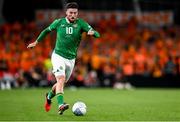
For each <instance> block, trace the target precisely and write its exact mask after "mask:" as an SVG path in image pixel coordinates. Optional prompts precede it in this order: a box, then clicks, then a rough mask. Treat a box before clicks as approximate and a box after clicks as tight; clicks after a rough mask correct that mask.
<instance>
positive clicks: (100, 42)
mask: <svg viewBox="0 0 180 122" xmlns="http://www.w3.org/2000/svg"><path fill="white" fill-rule="evenodd" d="M87 21H88V20H87ZM90 24H91V25H92V26H93V27H94V28H95V29H96V30H97V31H99V32H100V34H101V38H97V39H96V38H93V37H89V36H86V34H83V36H82V42H81V44H80V47H79V51H78V56H77V59H76V65H75V68H74V72H73V74H72V77H71V78H70V81H69V82H68V85H70V86H77V87H79V86H87V87H96V86H101V87H106V86H109V87H115V84H116V83H127V87H130V84H128V80H133V79H131V76H133V75H140V76H144V77H147V78H148V77H155V78H158V77H166V76H175V77H179V75H180V28H179V27H178V26H175V25H169V26H164V27H152V26H149V27H148V26H143V25H141V24H140V23H139V22H138V20H137V19H135V18H131V19H130V20H129V21H128V22H127V23H124V24H123V25H122V24H119V23H118V22H117V21H116V19H115V18H114V17H113V16H112V17H111V18H109V19H102V20H100V21H98V22H95V23H90ZM46 26H47V24H44V25H37V24H36V23H35V22H28V23H26V24H22V23H19V22H14V23H4V24H2V25H1V26H0V49H1V51H0V81H1V88H2V89H4V88H8V89H10V88H11V87H38V86H51V85H52V84H53V83H54V82H55V79H54V76H53V74H52V72H51V70H52V65H51V61H50V58H51V53H52V51H53V48H54V45H55V38H56V33H55V32H53V33H51V34H49V35H47V37H46V38H45V39H44V40H43V41H42V42H40V43H39V44H38V46H36V47H35V48H33V49H27V48H26V47H27V45H28V44H29V43H30V42H32V41H34V40H36V38H37V37H38V35H39V33H40V32H41V31H42V30H43V29H44V28H45V27H46Z"/></svg>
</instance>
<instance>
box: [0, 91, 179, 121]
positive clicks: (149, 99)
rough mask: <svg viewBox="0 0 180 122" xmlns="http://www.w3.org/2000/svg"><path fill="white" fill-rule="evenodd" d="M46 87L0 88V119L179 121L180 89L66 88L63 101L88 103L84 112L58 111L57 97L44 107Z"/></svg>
mask: <svg viewBox="0 0 180 122" xmlns="http://www.w3.org/2000/svg"><path fill="white" fill-rule="evenodd" d="M48 90H50V88H49V89H16V90H10V91H8V90H5V91H0V121H14V120H16V121H25V120H26V121H40V120H41V121H120V120H121V121H178V120H180V89H136V90H130V91H128V90H114V89H86V88H82V89H77V90H70V89H65V94H64V97H65V101H66V102H67V103H70V105H71V107H72V105H73V103H74V102H75V101H78V100H79V101H84V102H85V103H86V105H87V114H86V115H85V116H75V115H73V113H72V112H71V109H69V110H67V111H66V112H65V113H64V115H62V116H60V115H58V114H57V102H56V98H53V104H52V109H51V111H50V112H48V113H46V112H45V111H44V108H43V107H44V95H45V93H46V92H47V91H48Z"/></svg>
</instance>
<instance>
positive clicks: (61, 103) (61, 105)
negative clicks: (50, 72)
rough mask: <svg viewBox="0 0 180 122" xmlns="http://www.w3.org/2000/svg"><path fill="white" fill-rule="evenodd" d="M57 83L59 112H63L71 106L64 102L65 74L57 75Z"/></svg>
mask: <svg viewBox="0 0 180 122" xmlns="http://www.w3.org/2000/svg"><path fill="white" fill-rule="evenodd" d="M56 80H57V85H56V96H57V102H58V113H59V114H63V112H64V111H65V110H67V109H68V108H69V104H66V103H64V96H63V93H64V83H65V76H63V75H61V76H56Z"/></svg>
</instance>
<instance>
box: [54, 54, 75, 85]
mask: <svg viewBox="0 0 180 122" xmlns="http://www.w3.org/2000/svg"><path fill="white" fill-rule="evenodd" d="M51 62H52V66H53V74H54V75H55V77H56V76H65V78H66V79H65V82H67V81H68V80H69V78H70V76H71V74H72V71H73V69H74V64H75V59H72V60H69V59H66V58H64V57H62V56H60V55H58V54H56V53H55V52H53V53H52V56H51Z"/></svg>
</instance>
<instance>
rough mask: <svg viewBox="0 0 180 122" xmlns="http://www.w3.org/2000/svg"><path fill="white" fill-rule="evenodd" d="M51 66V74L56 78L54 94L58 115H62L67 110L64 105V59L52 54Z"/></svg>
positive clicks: (66, 106)
mask: <svg viewBox="0 0 180 122" xmlns="http://www.w3.org/2000/svg"><path fill="white" fill-rule="evenodd" d="M51 61H52V65H53V73H54V75H55V77H56V81H57V83H56V87H55V89H56V90H55V92H56V96H57V102H58V113H59V114H62V113H63V112H64V111H65V110H66V109H68V107H69V105H68V104H64V96H63V95H64V83H65V77H66V74H65V70H66V67H65V62H66V60H65V58H63V57H61V56H59V55H57V54H55V53H53V54H52V57H51Z"/></svg>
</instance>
